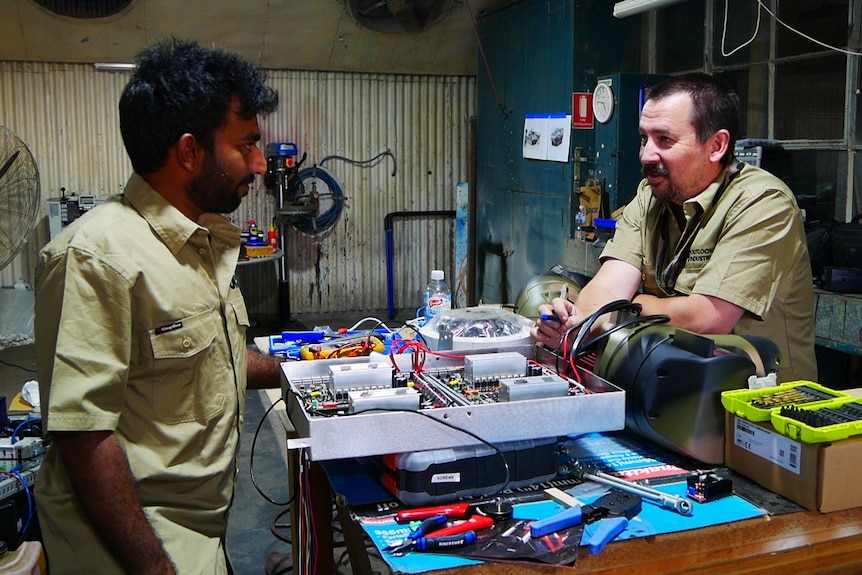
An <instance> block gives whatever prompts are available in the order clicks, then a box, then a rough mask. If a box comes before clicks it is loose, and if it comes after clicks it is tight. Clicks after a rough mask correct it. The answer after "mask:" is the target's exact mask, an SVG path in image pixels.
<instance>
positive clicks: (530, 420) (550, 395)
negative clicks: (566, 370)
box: [282, 346, 625, 460]
mask: <svg viewBox="0 0 862 575" xmlns="http://www.w3.org/2000/svg"><path fill="white" fill-rule="evenodd" d="M537 349H540V348H535V347H533V346H522V347H519V348H512V349H506V350H481V351H476V350H473V351H460V352H458V351H456V352H449V353H446V354H443V355H432V354H428V355H425V356H423V361H422V365H421V366H417V365H416V359H417V356H416V355H414V354H412V353H404V354H396V355H392V356H385V355H373V356H368V357H361V358H343V359H331V360H314V361H300V362H288V363H284V364H282V371H283V375H284V377H283V378H282V392H283V396H284V400H285V404H286V405H287V412H288V416H289V417H290V421H291V423H292V424H293V425H294V427H295V430H296V435H298V437H297V438H291V439H289V440H288V447H289V448H299V447H305V448H309V453H310V457H311V459H313V460H328V459H342V458H346V457H364V456H371V455H384V454H387V453H400V452H409V451H422V450H426V449H441V448H447V447H460V446H465V445H473V444H475V443H476V441H477V439H476V438H477V437H478V438H480V439H481V440H482V441H487V442H490V443H498V442H504V441H519V440H527V439H538V438H546V437H560V436H565V435H573V434H580V433H588V432H593V431H612V430H619V429H622V428H623V426H624V424H625V393H624V392H623V391H622V390H621V389H619V388H617V387H616V386H614V385H612V384H610V383H608V382H607V381H605V380H603V379H601V378H599V377H597V376H596V375H594V374H592V373H591V372H589V371H581V372H580V374H579V379H580V381H577V380H575V379H571V378H568V377H563V376H561V375H559V374H558V373H557V372H556V371H555V370H554V369H553V365H554V363H553V358H552V357H550V356H548V357H541V358H537V357H535V356H534V354H535V350H537Z"/></svg>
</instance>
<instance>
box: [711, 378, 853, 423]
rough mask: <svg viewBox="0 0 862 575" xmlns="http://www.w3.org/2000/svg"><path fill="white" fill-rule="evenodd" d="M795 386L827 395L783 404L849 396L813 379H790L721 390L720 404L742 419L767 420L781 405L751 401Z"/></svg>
mask: <svg viewBox="0 0 862 575" xmlns="http://www.w3.org/2000/svg"><path fill="white" fill-rule="evenodd" d="M796 388H803V389H802V390H801V391H803V392H806V391H807V392H810V394H812V395H815V394H816V395H825V396H828V397H824V399H820V400H813V401H807V402H801V403H789V404H784V405H795V406H797V407H798V406H800V405H805V406H810V405H818V404H821V403H823V402H827V401H834V400H836V399H840V398H849V397H850V396H849V395H848V394H846V393H843V392H841V391H836V390H834V389H829V388H828V387H824V386H822V385H820V384H818V383H814V382H813V381H790V382H787V383H782V384H781V385H776V386H774V387H763V388H761V389H733V390H730V391H723V392H722V393H721V404H722V405H723V406H724V409H726V410H727V411H729V412H730V413H733V414H734V415H736V416H738V417H741V418H743V419H747V420H748V421H769V420H770V419H771V418H772V412H773V411H776V410H778V409H780V408H781V406H777V407H773V408H768V409H767V408H762V407H757V406H754V405H752V404H751V402H752V401H753V400H757V399H758V398H761V397H763V398H769V397H775V396H776V395H778V394H781V393H787V392H788V391H791V390H794V389H796Z"/></svg>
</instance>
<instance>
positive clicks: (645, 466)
mask: <svg viewBox="0 0 862 575" xmlns="http://www.w3.org/2000/svg"><path fill="white" fill-rule="evenodd" d="M565 446H566V449H565V450H564V451H565V452H566V453H567V454H569V457H571V458H572V459H578V460H579V461H582V462H584V463H588V464H590V465H596V466H597V467H600V468H602V469H604V470H606V471H611V472H614V473H615V474H617V475H620V476H622V477H625V478H627V479H630V480H634V479H640V480H642V479H646V480H648V482H649V483H650V486H651V487H653V488H655V489H658V490H660V491H663V492H665V493H669V494H672V495H678V496H681V497H685V496H686V489H687V484H686V481H685V476H686V475H687V474H688V471H687V470H686V469H685V468H684V467H683V466H678V465H677V463H678V461H677V456H675V455H674V454H671V453H668V452H664V451H662V450H657V449H654V448H653V447H652V446H648V447H647V446H644V445H643V444H642V443H641V442H640V441H639V440H637V439H636V438H632V437H630V436H628V435H625V434H602V433H592V434H586V435H583V436H580V437H576V438H570V439H567V440H565ZM324 468H325V469H326V471H327V474H328V475H329V478H330V481H331V483H332V488H333V489H334V490H335V492H337V493H340V494H342V495H343V496H344V497H345V500H346V501H347V503H348V505H350V506H351V508H353V509H357V508H361V507H363V506H371V507H372V508H374V507H375V506H376V513H361V512H359V513H357V520H358V521H359V523H360V524H361V525H362V527H363V529H364V530H365V532H366V533H367V534H368V536H369V538H370V539H371V541H372V542H373V543H374V544H375V545H376V546H377V548H378V549H384V548H385V547H388V546H390V545H394V544H397V543H400V542H401V541H402V540H403V539H405V538H406V537H407V535H408V534H409V533H410V531H411V526H410V525H404V524H398V523H397V522H396V521H395V518H394V513H395V511H398V510H399V509H401V508H402V507H403V506H402V505H401V504H399V503H398V502H397V501H393V499H392V495H391V494H390V493H389V492H388V491H386V490H385V489H384V488H383V486H382V485H381V483H380V479H379V478H380V473H381V471H380V467H379V465H378V464H377V462H376V461H375V460H374V459H372V458H362V459H356V460H341V461H328V462H325V463H324ZM579 487H582V486H577V487H575V488H573V489H570V490H569V491H571V492H572V494H573V495H575V496H576V497H578V498H579V500H581V501H583V502H584V503H590V502H591V501H593V500H595V499H596V498H597V497H599V495H600V493H599V491H600V490H599V489H593V490H592V491H584V490H583V489H579ZM692 505H693V511H692V514H691V515H690V516H682V515H679V514H678V513H676V512H674V511H670V510H667V509H663V508H661V507H659V506H658V505H656V504H654V503H651V502H650V501H649V500H644V501H643V505H642V510H641V512H640V513H639V514H638V515H637V516H636V517H634V518H633V519H632V520H631V521H630V522H629V525H628V527H627V529H626V530H625V531H623V532H622V533H621V534H620V535H619V536H617V538H616V539H615V541H619V540H622V539H631V538H634V537H645V536H649V535H661V534H664V533H673V532H678V531H684V530H688V529H698V528H701V527H710V526H713V525H719V524H721V523H730V522H733V521H741V520H743V519H751V518H754V517H759V516H762V515H765V514H766V511H764V510H763V509H762V508H760V507H758V506H756V505H754V504H752V503H750V502H748V501H747V500H745V499H743V498H742V497H739V496H737V495H730V496H727V497H724V498H721V499H717V500H715V501H711V502H709V503H699V502H696V501H694V500H692ZM562 510H563V507H562V506H561V505H560V504H558V503H556V502H554V501H551V500H550V499H549V500H546V501H545V500H543V501H538V502H531V503H519V504H517V505H515V508H514V517H515V518H516V519H528V520H536V519H543V518H545V517H549V516H551V515H553V514H555V513H557V512H559V511H562ZM596 529H597V524H590V525H587V526H586V527H585V529H584V533H583V536H582V538H581V545H585V544H586V543H587V541H589V539H590V537H591V536H592V534H593V533H594V531H595V530H596ZM381 555H382V557H383V559H384V560H385V561H386V562H387V563H388V564H389V566H390V567H391V568H392V570H393V571H395V572H398V573H423V572H426V571H432V570H436V569H448V568H452V567H458V566H463V565H474V564H477V563H479V561H476V560H473V559H468V558H466V557H461V556H457V555H443V554H438V553H408V554H407V555H404V556H401V557H398V556H392V555H389V554H387V553H386V552H385V551H383V552H381Z"/></svg>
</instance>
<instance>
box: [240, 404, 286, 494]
mask: <svg viewBox="0 0 862 575" xmlns="http://www.w3.org/2000/svg"><path fill="white" fill-rule="evenodd" d="M280 401H284V398H283V397H279V398H278V399H277V400H276V401H273V402H272V405H270V406H269V408H268V409H267V410H266V413H264V414H263V417H261V418H260V422H259V423H258V424H257V429H256V430H255V431H254V437H253V438H252V440H251V455H250V456H249V463H248V473H249V475H250V476H251V484H252V485H254V488H255V489H256V490H257V492H258V493H260V496H261V497H263V498H264V499H266V500H267V501H269V502H270V503H272V504H273V505H281V506H284V505H290V504H291V503H293V499H294V497H296V489H294V490H293V495H291V496H290V499H288V500H287V501H283V502H281V501H274V500H273V499H272V498H270V497H269V496H268V495H267V494H266V493H264V492H263V491H262V490H261V488H260V487H259V486H258V484H257V479H256V478H255V476H254V447H255V445H256V444H257V436H258V435H259V434H260V428H261V427H263V423H264V422H265V421H266V418H267V416H268V415H269V413H270V412H271V411H272V410H273V409H274V408H275V406H276V405H278V403H279V402H280Z"/></svg>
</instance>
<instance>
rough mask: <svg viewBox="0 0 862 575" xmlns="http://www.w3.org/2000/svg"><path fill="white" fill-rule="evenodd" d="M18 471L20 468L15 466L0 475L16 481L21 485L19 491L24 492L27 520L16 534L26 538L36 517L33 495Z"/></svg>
mask: <svg viewBox="0 0 862 575" xmlns="http://www.w3.org/2000/svg"><path fill="white" fill-rule="evenodd" d="M20 470H21V466H20V465H17V466H15V467H14V468H12V469H11V470H9V471H0V475H5V476H7V477H13V478H15V479H17V480H18V483H20V484H21V489H22V490H23V491H24V496H25V498H26V500H27V519H26V521H25V522H24V525H22V526H21V530H20V531H19V532H18V534H19V535H21V536H24V537H26V536H27V534H28V533H29V532H30V522H31V521H32V520H33V517H34V516H35V515H36V502H35V501H34V500H33V494H32V493H30V487H29V486H28V485H27V481H26V480H25V479H24V476H22V475H21V473H20Z"/></svg>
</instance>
